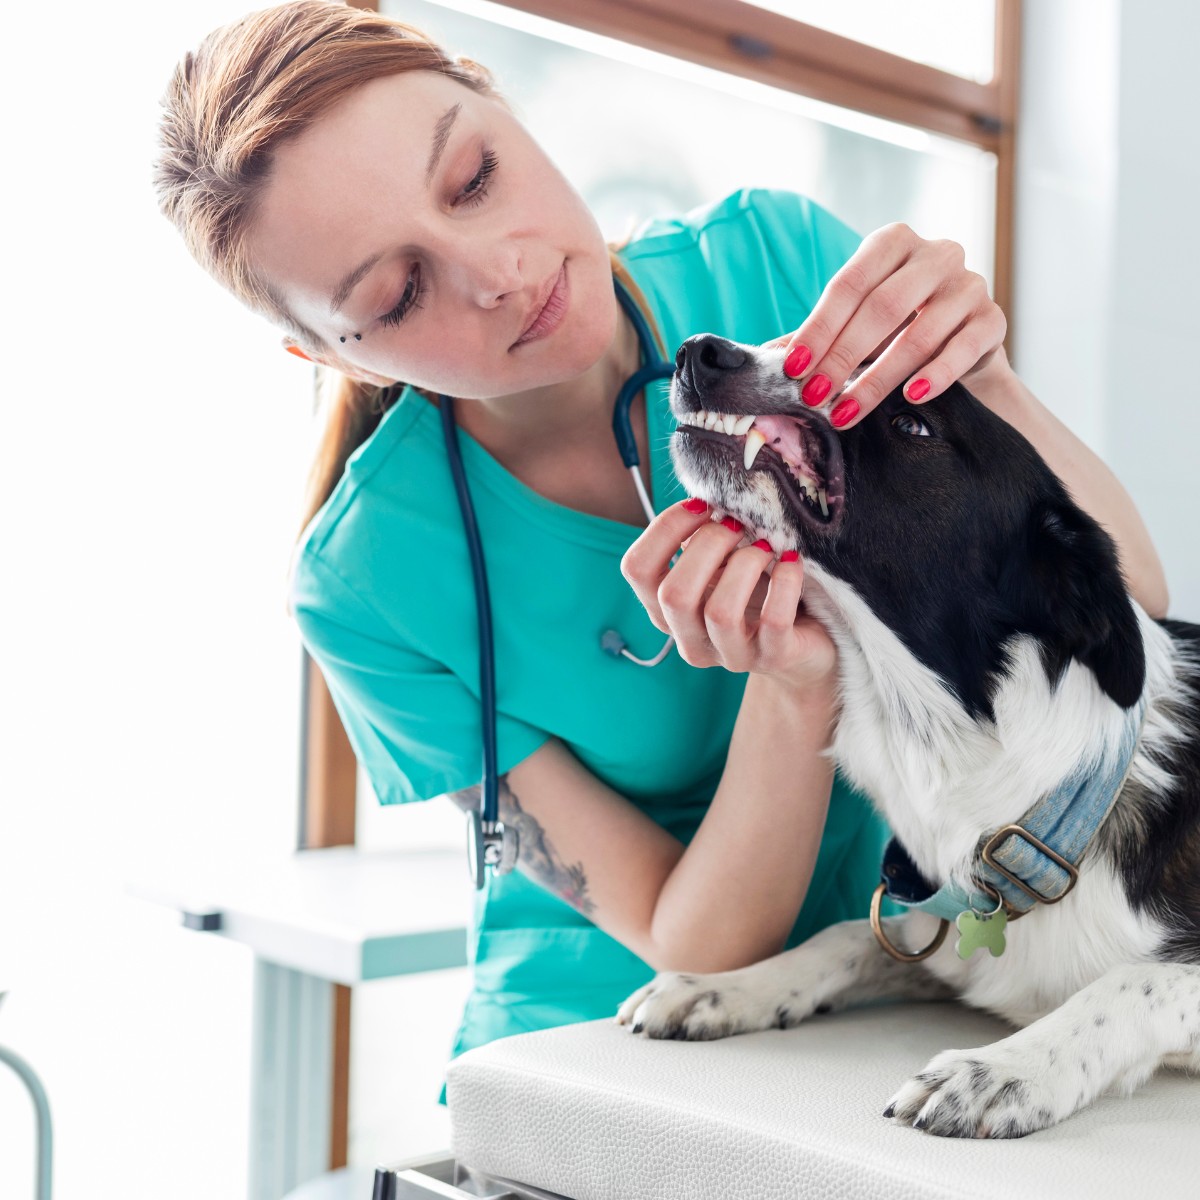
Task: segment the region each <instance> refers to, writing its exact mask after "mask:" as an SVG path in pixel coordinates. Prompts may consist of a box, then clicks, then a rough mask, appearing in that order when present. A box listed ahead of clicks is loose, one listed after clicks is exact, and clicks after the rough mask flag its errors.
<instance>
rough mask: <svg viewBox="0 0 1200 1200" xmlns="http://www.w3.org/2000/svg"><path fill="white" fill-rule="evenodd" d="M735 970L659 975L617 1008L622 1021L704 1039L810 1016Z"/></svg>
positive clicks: (666, 1034) (661, 1033)
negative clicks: (744, 979)
mask: <svg viewBox="0 0 1200 1200" xmlns="http://www.w3.org/2000/svg"><path fill="white" fill-rule="evenodd" d="M733 974H734V973H733V972H728V973H725V974H715V975H685V974H680V973H678V972H675V971H666V972H663V973H662V974H659V975H656V976H655V977H654V978H653V979H652V980H651V981H650V982H649V983H648V984H646V986H645V987H642V988H639V989H638V990H637V991H636V992H634V993H633V995H632V996H630V997H629V999H628V1000H626V1001H625V1003H624V1004H622V1005H621V1007H620V1008H619V1009H618V1010H617V1018H616V1019H617V1024H618V1025H628V1026H629V1027H630V1031H631V1032H633V1033H644V1034H645V1035H646V1036H647V1037H651V1038H677V1039H678V1040H680V1041H688V1042H704V1041H714V1040H716V1039H717V1038H723V1037H730V1036H731V1035H732V1034H735V1033H750V1032H752V1031H753V1030H756V1029H776V1028H782V1027H785V1026H787V1025H794V1024H796V1022H797V1021H798V1020H800V1018H801V1016H802V1015H804V1014H801V1013H799V1012H795V1013H793V1011H792V1010H790V1009H789V1008H787V1007H786V1006H782V1005H777V1004H775V1003H774V1002H773V1000H772V999H771V998H770V997H767V996H764V995H761V994H760V995H756V994H755V991H754V989H753V988H751V987H749V986H747V985H746V984H745V983H743V982H738V981H736V980H735V979H733V978H732V975H733ZM793 1003H795V1002H794V1001H793Z"/></svg>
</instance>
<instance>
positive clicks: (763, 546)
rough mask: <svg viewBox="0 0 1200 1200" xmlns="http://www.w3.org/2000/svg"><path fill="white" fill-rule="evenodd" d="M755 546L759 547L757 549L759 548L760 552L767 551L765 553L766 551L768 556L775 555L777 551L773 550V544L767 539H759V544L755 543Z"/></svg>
mask: <svg viewBox="0 0 1200 1200" xmlns="http://www.w3.org/2000/svg"><path fill="white" fill-rule="evenodd" d="M754 544H755V545H756V546H757V547H758V548H759V549H760V550H765V551H766V552H767V553H768V554H774V553H775V551H774V550H772V549H771V543H770V542H768V541H767V539H766V538H759V539H758V541H757V542H755V543H754Z"/></svg>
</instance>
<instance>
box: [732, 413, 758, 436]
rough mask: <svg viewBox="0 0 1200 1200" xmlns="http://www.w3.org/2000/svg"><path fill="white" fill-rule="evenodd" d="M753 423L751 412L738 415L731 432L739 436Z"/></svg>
mask: <svg viewBox="0 0 1200 1200" xmlns="http://www.w3.org/2000/svg"><path fill="white" fill-rule="evenodd" d="M753 424H754V414H753V413H751V414H749V415H748V416H745V417H738V419H737V421H736V422H735V424H734V426H733V432H734V433H736V434H738V435H739V436H740V435H741V434H743V433H745V432H746V430H747V429H749V428H750V426H751V425H753Z"/></svg>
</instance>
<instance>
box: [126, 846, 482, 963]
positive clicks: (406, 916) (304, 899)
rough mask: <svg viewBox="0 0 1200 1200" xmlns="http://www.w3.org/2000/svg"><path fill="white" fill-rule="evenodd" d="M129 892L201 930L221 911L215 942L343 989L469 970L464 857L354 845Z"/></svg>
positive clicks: (192, 873)
mask: <svg viewBox="0 0 1200 1200" xmlns="http://www.w3.org/2000/svg"><path fill="white" fill-rule="evenodd" d="M127 890H128V892H129V893H130V894H131V895H133V896H136V897H139V898H140V899H143V900H150V901H152V902H154V903H158V904H164V905H167V906H168V907H171V908H176V909H178V910H180V911H181V912H182V913H183V914H184V917H185V921H188V922H189V923H190V924H191V925H192V927H193V928H195V927H199V925H200V924H201V923H202V920H203V919H204V918H206V917H207V918H208V921H209V923H210V924H211V923H215V921H216V920H217V919H218V918H217V914H219V928H218V929H215V930H214V931H213V932H214V933H215V935H216V936H218V937H227V938H232V939H233V940H234V941H237V942H241V943H243V944H244V945H247V946H249V947H250V948H251V949H252V950H253V951H254V953H255V954H256V955H258V956H259V957H260V958H263V959H266V960H268V961H270V962H274V963H278V964H280V965H281V966H285V967H291V968H292V969H293V970H297V971H305V972H307V973H308V974H310V975H316V976H318V977H320V978H322V979H328V980H330V981H332V982H334V983H344V984H353V983H361V982H363V981H365V980H368V979H384V978H388V977H391V976H395V975H407V974H412V973H415V972H419V971H436V970H440V969H442V968H444V967H456V966H462V965H463V964H465V962H466V960H467V959H466V932H467V928H468V926H469V924H470V921H471V910H472V905H473V901H474V895H475V892H474V888H473V887H472V886H471V882H470V880H469V878H468V874H467V864H466V858H465V856H464V855H463V854H459V853H451V852H449V851H445V850H436V851H433V850H430V851H386V852H375V853H368V852H362V851H359V850H357V849H356V848H355V847H353V846H334V847H331V848H329V849H323V850H300V851H297V852H296V853H295V854H292V855H288V856H286V857H283V858H279V859H273V860H266V861H263V862H258V863H246V862H241V863H228V864H214V865H213V866H212V867H211V868H209V867H206V868H203V869H202V870H195V869H189V870H188V871H187V872H186V873H182V872H175V873H171V872H170V871H169V868H167V867H164V868H163V869H162V871H161V873H157V874H153V875H148V876H146V877H144V878H138V879H135V880H132V881H130V883H129V884H128V888H127Z"/></svg>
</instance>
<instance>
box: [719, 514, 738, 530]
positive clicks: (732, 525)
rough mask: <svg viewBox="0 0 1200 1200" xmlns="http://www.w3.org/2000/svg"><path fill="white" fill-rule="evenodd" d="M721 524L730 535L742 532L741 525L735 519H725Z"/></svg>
mask: <svg viewBox="0 0 1200 1200" xmlns="http://www.w3.org/2000/svg"><path fill="white" fill-rule="evenodd" d="M721 524H722V525H724V526H725V528H726V529H728V530H730V532H732V533H741V532H742V523H741V521H739V520H738V519H737V517H726V518H725V520H723V521H722V522H721Z"/></svg>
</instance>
